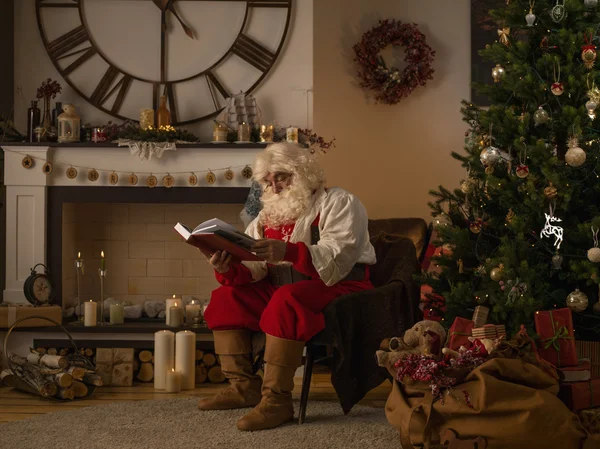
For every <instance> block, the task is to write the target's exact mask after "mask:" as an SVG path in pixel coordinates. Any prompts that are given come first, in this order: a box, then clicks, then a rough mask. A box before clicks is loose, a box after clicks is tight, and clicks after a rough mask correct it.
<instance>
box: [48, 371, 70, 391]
mask: <svg viewBox="0 0 600 449" xmlns="http://www.w3.org/2000/svg"><path fill="white" fill-rule="evenodd" d="M52 379H53V380H54V382H55V383H56V385H58V386H59V387H61V388H69V387H70V386H71V385H72V384H73V376H71V375H70V374H69V373H60V374H54V375H53V376H52Z"/></svg>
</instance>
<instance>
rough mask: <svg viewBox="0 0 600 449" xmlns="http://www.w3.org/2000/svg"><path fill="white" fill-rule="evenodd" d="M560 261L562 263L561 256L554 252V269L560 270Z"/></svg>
mask: <svg viewBox="0 0 600 449" xmlns="http://www.w3.org/2000/svg"><path fill="white" fill-rule="evenodd" d="M562 263H563V256H561V255H560V254H558V253H557V254H555V255H554V256H552V266H553V267H554V269H555V270H560V269H561V268H562Z"/></svg>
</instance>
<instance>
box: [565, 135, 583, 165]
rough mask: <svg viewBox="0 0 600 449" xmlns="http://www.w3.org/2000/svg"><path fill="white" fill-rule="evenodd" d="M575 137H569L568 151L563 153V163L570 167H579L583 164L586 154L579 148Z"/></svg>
mask: <svg viewBox="0 0 600 449" xmlns="http://www.w3.org/2000/svg"><path fill="white" fill-rule="evenodd" d="M578 145H579V143H578V142H577V138H576V137H571V138H570V139H569V142H568V146H569V149H568V150H567V152H566V153H565V162H566V163H567V164H569V165H570V166H571V167H581V166H582V165H583V164H584V163H585V159H586V154H585V151H583V150H582V149H581V148H580V147H579V146H578Z"/></svg>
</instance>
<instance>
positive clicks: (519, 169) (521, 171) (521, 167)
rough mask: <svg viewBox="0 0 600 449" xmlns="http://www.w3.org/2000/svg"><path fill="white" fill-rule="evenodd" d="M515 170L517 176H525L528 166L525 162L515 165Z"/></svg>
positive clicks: (527, 174)
mask: <svg viewBox="0 0 600 449" xmlns="http://www.w3.org/2000/svg"><path fill="white" fill-rule="evenodd" d="M515 171H516V173H517V176H518V177H519V178H527V176H529V167H528V166H527V165H525V164H519V165H517V169H516V170H515Z"/></svg>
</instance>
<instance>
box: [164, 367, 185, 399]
mask: <svg viewBox="0 0 600 449" xmlns="http://www.w3.org/2000/svg"><path fill="white" fill-rule="evenodd" d="M165 391H166V392H167V393H179V392H180V391H181V373H180V372H179V371H175V369H174V368H172V369H171V371H167V380H166V382H165Z"/></svg>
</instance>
